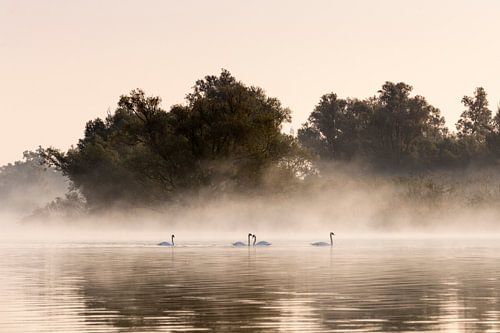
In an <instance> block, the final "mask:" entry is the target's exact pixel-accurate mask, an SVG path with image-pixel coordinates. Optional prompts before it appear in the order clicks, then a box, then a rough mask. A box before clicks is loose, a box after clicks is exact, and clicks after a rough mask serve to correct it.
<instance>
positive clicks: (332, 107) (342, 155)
mask: <svg viewBox="0 0 500 333" xmlns="http://www.w3.org/2000/svg"><path fill="white" fill-rule="evenodd" d="M371 112H372V108H371V106H370V104H369V103H368V102H366V101H360V100H356V99H341V98H338V97H337V94H334V93H330V94H326V95H323V96H321V98H320V101H319V103H318V105H316V107H315V108H314V110H313V112H312V113H311V115H310V116H309V118H308V120H307V122H306V123H305V124H304V125H303V126H302V128H300V129H299V131H298V139H299V141H300V142H301V144H302V145H303V146H304V147H306V148H308V149H310V150H312V151H314V152H316V153H317V154H318V155H319V156H320V157H321V158H324V159H333V160H350V159H352V158H353V157H354V156H356V155H357V154H358V153H359V152H360V150H361V148H362V145H363V138H362V133H363V131H364V130H365V128H366V126H367V123H368V121H369V119H370V117H371Z"/></svg>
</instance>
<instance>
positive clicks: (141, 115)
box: [44, 70, 300, 209]
mask: <svg viewBox="0 0 500 333" xmlns="http://www.w3.org/2000/svg"><path fill="white" fill-rule="evenodd" d="M160 103H161V99H160V98H159V97H147V96H146V95H145V93H144V92H143V91H141V90H133V91H132V92H131V93H130V94H129V95H127V96H121V98H120V100H119V102H118V108H117V109H116V111H115V113H113V114H110V115H109V116H108V117H107V118H106V119H105V120H101V119H96V120H93V121H90V122H88V123H87V125H86V127H85V136H84V138H82V139H81V140H80V141H79V143H78V145H77V146H76V147H74V148H72V149H70V150H69V151H67V152H65V153H64V152H61V151H59V150H56V149H53V148H49V149H46V150H45V151H44V157H45V159H46V160H47V161H49V162H50V163H51V164H53V165H55V166H57V167H58V168H60V169H61V170H62V171H63V172H64V174H65V175H67V176H68V177H69V178H70V179H71V181H72V182H73V183H74V185H75V186H76V188H78V189H79V190H80V191H81V193H82V194H83V195H84V197H85V198H86V200H87V203H88V204H89V206H90V207H92V208H94V209H99V208H103V207H109V205H117V204H120V203H124V204H127V205H130V204H137V205H143V204H151V203H157V202H164V201H165V200H169V199H171V198H173V197H174V195H176V194H179V193H182V192H184V191H197V190H199V189H201V188H210V189H212V190H214V191H219V190H222V189H226V188H237V189H252V188H256V187H259V186H262V185H264V184H267V185H269V186H278V185H280V184H281V185H283V184H284V183H286V182H288V181H292V180H293V179H294V177H295V176H294V172H293V171H292V172H290V170H288V169H287V168H289V167H290V165H294V164H293V163H289V162H290V161H291V160H292V157H293V159H295V160H297V159H298V160H300V154H296V152H297V149H298V147H297V145H296V143H295V140H294V139H293V138H292V137H290V136H287V135H284V134H282V133H281V126H282V123H283V122H286V121H290V110H288V109H286V108H283V107H282V106H281V103H280V102H279V100H277V99H276V98H270V97H267V96H266V95H265V93H264V91H263V90H262V89H260V88H256V87H248V86H245V85H244V84H243V83H241V82H238V81H237V80H236V79H235V78H234V77H233V76H231V74H230V73H229V72H227V71H225V70H223V71H222V73H221V74H220V76H207V77H205V78H204V79H203V80H199V81H197V82H196V84H195V86H194V88H193V92H192V93H190V94H188V95H187V97H186V104H184V105H174V106H173V107H172V108H171V109H170V111H165V110H163V109H162V108H161V107H160ZM276 168H277V169H279V170H281V171H282V172H279V173H275V174H280V175H281V176H280V177H279V179H274V181H272V182H269V177H268V176H267V173H268V171H269V170H271V169H276ZM285 176H286V177H285ZM283 177H285V178H283Z"/></svg>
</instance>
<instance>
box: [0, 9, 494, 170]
mask: <svg viewBox="0 0 500 333" xmlns="http://www.w3.org/2000/svg"><path fill="white" fill-rule="evenodd" d="M499 36H500V1H496V0H490V1H487V0H482V1H481V0H475V1H472V0H470V1H463V0H453V1H444V0H443V1H439V0H433V1H423V0H418V1H401V0H394V1H393V0H378V1H371V0H366V1H353V0H349V1H334V0H330V1H319V0H318V1H314V0H309V1H290V0H283V1H272V0H263V1H256V0H247V1H241V0H227V1H217V0H214V1H206V0H200V1H186V0H182V1H166V0H165V1H153V0H143V1H126V0H98V1H97V0H82V1H80V0H60V1H56V0H53V1H50V0H45V1H44V0H0V101H1V102H0V115H1V117H0V165H1V164H5V163H7V162H11V161H14V160H16V159H19V158H21V154H22V152H23V151H24V150H27V149H36V147H37V146H38V145H42V146H45V147H46V146H55V147H59V148H63V149H67V148H68V147H69V146H70V145H72V144H75V143H76V142H77V140H78V139H79V138H80V137H81V136H82V134H83V128H84V125H85V122H86V121H88V120H90V119H93V118H95V117H104V116H105V115H106V111H107V109H108V108H111V109H114V107H115V105H116V102H117V101H118V97H119V96H120V95H121V94H126V93H128V92H129V91H130V90H131V89H134V88H137V87H139V88H142V89H144V90H145V91H146V92H147V93H148V94H150V95H159V96H161V97H162V98H163V107H164V108H165V109H168V108H169V107H170V106H171V105H172V104H176V103H180V102H182V101H183V98H184V96H185V95H186V94H187V93H188V92H190V89H191V87H192V86H193V84H194V82H195V80H196V79H199V78H202V77H203V76H205V75H207V74H219V72H220V69H221V68H226V69H228V70H229V71H230V72H231V73H232V74H233V75H234V76H236V78H238V79H239V80H241V81H243V82H245V83H246V84H248V85H257V86H260V87H262V88H264V89H265V90H266V91H267V93H268V94H269V95H270V96H274V97H278V98H279V99H280V100H281V101H282V103H283V104H284V105H285V106H288V107H290V108H291V109H292V112H293V119H294V120H293V127H294V128H295V129H296V128H298V127H299V126H300V124H301V123H303V122H304V121H305V120H306V118H307V116H308V115H309V113H310V112H311V111H312V109H313V108H314V106H315V104H316V103H317V102H318V100H319V97H320V96H321V95H322V94H325V93H328V92H336V93H337V94H338V95H339V96H341V97H360V98H364V97H368V96H372V95H374V94H375V93H376V91H377V90H378V89H379V88H380V87H381V85H382V84H383V83H384V82H385V81H404V82H406V83H409V84H411V85H412V86H413V87H414V92H415V93H417V94H421V95H423V96H425V97H426V98H427V100H428V101H429V102H430V103H431V104H432V105H434V106H436V107H438V108H440V109H441V111H442V113H443V115H444V116H445V117H446V120H447V125H448V126H449V127H454V124H455V122H456V120H457V118H458V116H459V114H460V113H461V111H462V110H463V108H462V106H461V103H460V99H461V98H462V96H463V95H465V94H467V95H470V94H472V92H473V90H474V88H475V87H477V86H483V87H484V88H485V89H486V91H487V92H488V94H489V100H490V105H491V108H492V109H493V110H496V108H497V104H498V102H499V101H500V39H499Z"/></svg>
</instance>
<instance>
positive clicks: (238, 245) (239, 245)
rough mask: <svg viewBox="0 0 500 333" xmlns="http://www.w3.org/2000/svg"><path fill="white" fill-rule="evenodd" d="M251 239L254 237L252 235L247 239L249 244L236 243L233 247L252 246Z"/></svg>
mask: <svg viewBox="0 0 500 333" xmlns="http://www.w3.org/2000/svg"><path fill="white" fill-rule="evenodd" d="M250 237H252V234H250V233H249V234H248V239H247V244H245V243H243V242H236V243H233V246H236V247H241V246H250Z"/></svg>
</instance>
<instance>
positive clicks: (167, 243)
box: [158, 235, 175, 246]
mask: <svg viewBox="0 0 500 333" xmlns="http://www.w3.org/2000/svg"><path fill="white" fill-rule="evenodd" d="M174 238H175V235H172V237H171V239H172V243H169V242H161V243H158V245H160V246H175V243H174Z"/></svg>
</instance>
